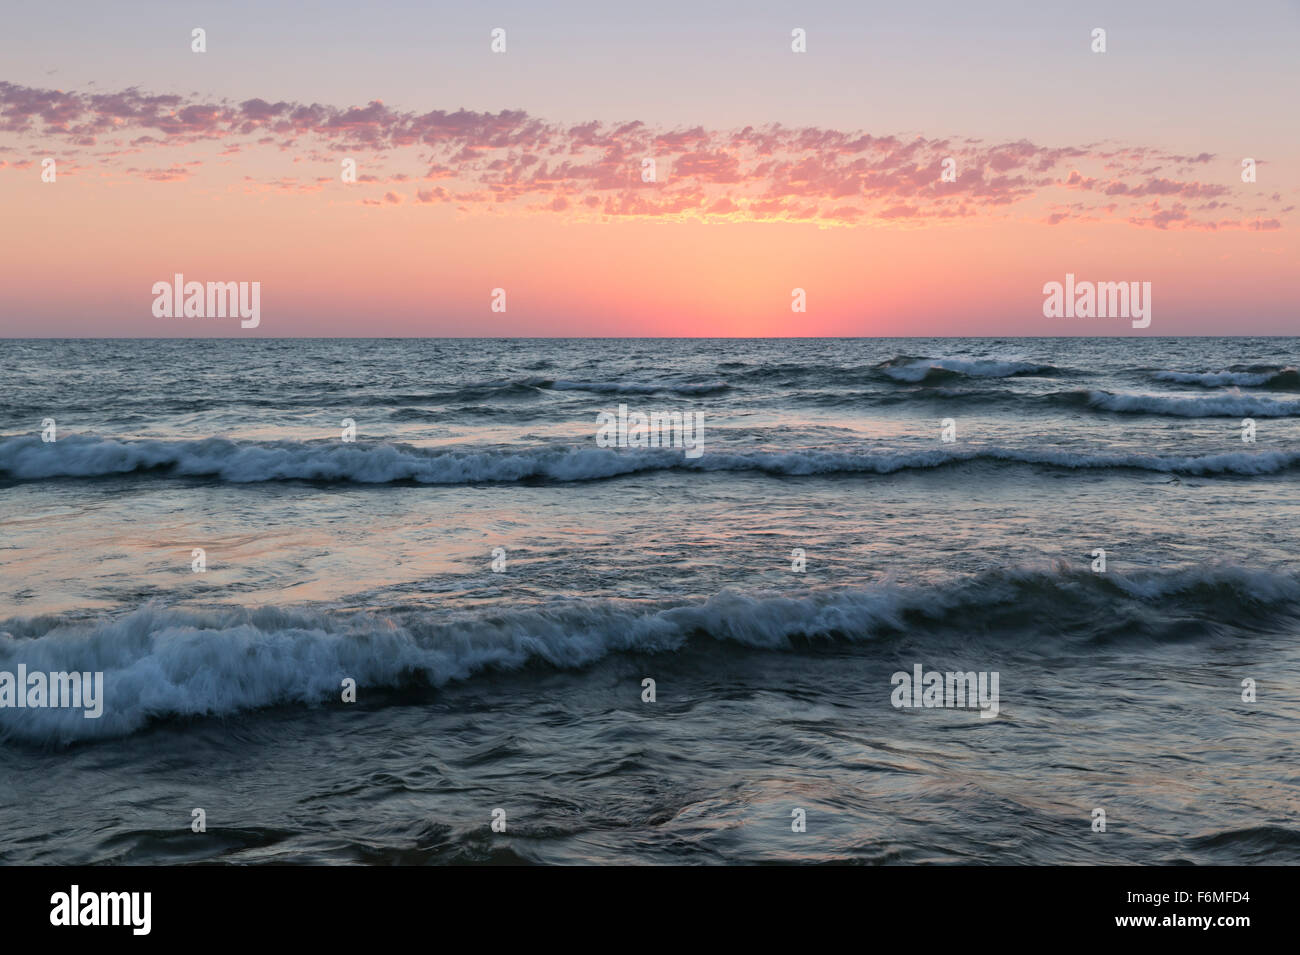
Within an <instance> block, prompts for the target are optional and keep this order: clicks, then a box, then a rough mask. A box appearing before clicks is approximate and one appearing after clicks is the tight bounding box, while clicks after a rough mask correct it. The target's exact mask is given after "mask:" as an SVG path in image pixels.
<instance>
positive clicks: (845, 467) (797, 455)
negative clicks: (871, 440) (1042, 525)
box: [0, 435, 1300, 484]
mask: <svg viewBox="0 0 1300 955" xmlns="http://www.w3.org/2000/svg"><path fill="white" fill-rule="evenodd" d="M968 462H987V463H999V464H1012V465H1015V464H1021V465H1037V466H1043V467H1057V468H1066V469H1071V470H1106V469H1116V468H1130V469H1136V470H1143V471H1156V472H1161V473H1167V474H1189V475H1240V476H1248V475H1261V474H1275V473H1278V472H1281V471H1285V470H1287V469H1290V468H1292V467H1295V466H1296V465H1297V463H1300V451H1232V452H1223V453H1220V454H1207V455H1155V454H1131V453H1109V454H1089V453H1083V452H1077V451H1055V450H1052V449H1047V448H1042V449H1021V448H999V447H951V448H947V447H946V448H935V449H933V450H928V451H905V452H871V451H835V450H825V449H816V448H805V449H797V450H791V451H749V452H729V451H708V450H706V451H705V453H704V454H703V455H702V456H701V457H698V458H687V457H685V455H684V454H683V452H682V451H680V450H674V449H635V450H615V449H611V448H597V447H591V446H588V447H576V448H575V447H568V446H560V447H535V448H520V449H518V450H444V449H442V448H419V447H413V446H410V445H397V444H365V443H362V442H356V443H348V444H343V443H324V442H313V443H302V442H295V441H280V442H273V443H265V444H255V443H240V442H234V441H228V440H226V439H224V438H207V439H204V440H199V441H119V440H114V439H108V438H93V437H84V436H79V435H73V436H70V437H65V438H62V439H60V440H59V441H58V442H51V443H48V444H47V443H45V442H42V441H41V439H40V438H39V437H36V436H34V435H24V436H19V437H10V438H4V439H0V477H5V478H8V479H11V480H16V481H39V480H45V479H52V478H97V477H109V476H113V475H127V474H138V475H146V474H158V475H162V476H166V477H207V478H215V479H219V480H222V481H229V482H232V483H238V484H248V483H259V482H263V481H295V480H296V481H324V482H339V483H354V484H397V483H415V484H478V483H498V482H515V481H555V482H567V481H590V480H598V479H602V478H613V477H619V476H621V475H625V474H637V473H644V472H650V471H671V470H681V471H697V472H718V471H754V472H759V473H763V474H769V475H772V476H789V477H809V476H815V475H832V474H846V475H851V474H893V473H896V472H899V471H910V470H930V469H933V468H941V467H946V466H951V465H958V464H963V463H968Z"/></svg>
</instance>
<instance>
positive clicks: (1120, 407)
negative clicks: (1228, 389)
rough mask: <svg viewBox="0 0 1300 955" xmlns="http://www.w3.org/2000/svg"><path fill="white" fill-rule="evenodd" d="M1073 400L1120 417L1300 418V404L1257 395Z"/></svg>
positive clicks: (1083, 396)
mask: <svg viewBox="0 0 1300 955" xmlns="http://www.w3.org/2000/svg"><path fill="white" fill-rule="evenodd" d="M1065 395H1067V396H1068V397H1067V398H1066V401H1067V402H1069V401H1073V402H1076V403H1080V404H1083V405H1086V406H1087V407H1090V408H1097V409H1099V410H1102V411H1113V412H1116V413H1119V414H1156V415H1172V416H1175V417H1179V418H1221V417H1231V418H1288V417H1295V416H1297V415H1300V401H1279V400H1277V399H1276V398H1261V397H1259V396H1257V395H1239V394H1237V395H1213V396H1209V397H1205V398H1179V397H1175V396H1172V395H1147V394H1126V393H1123V392H1121V393H1114V392H1109V391H1077V392H1066V393H1065Z"/></svg>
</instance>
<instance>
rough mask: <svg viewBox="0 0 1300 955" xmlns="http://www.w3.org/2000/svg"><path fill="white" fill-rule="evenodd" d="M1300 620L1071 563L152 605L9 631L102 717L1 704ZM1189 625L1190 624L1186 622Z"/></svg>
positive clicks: (229, 699)
mask: <svg viewBox="0 0 1300 955" xmlns="http://www.w3.org/2000/svg"><path fill="white" fill-rule="evenodd" d="M1126 606H1127V607H1130V608H1132V609H1131V610H1129V611H1126V610H1125V607H1126ZM1298 608H1300V580H1297V579H1296V578H1295V577H1292V576H1288V575H1285V574H1277V573H1273V572H1269V571H1262V570H1251V569H1247V568H1241V567H1233V566H1226V565H1225V566H1217V567H1214V566H1211V567H1195V568H1186V569H1177V570H1170V571H1160V572H1149V573H1145V574H1134V575H1131V576H1125V575H1121V574H1116V573H1111V574H1104V575H1103V574H1094V573H1092V572H1091V571H1089V570H1087V569H1081V568H1066V567H1063V566H1061V567H1056V568H1049V569H1029V570H1023V569H1022V570H1004V571H993V572H987V573H984V574H980V575H977V576H975V577H972V578H967V579H960V580H958V581H956V582H954V583H952V584H949V585H942V586H904V585H899V584H895V583H882V584H879V585H876V586H873V587H870V588H863V589H840V590H827V591H815V592H810V593H806V594H802V595H797V596H790V595H781V594H773V593H743V592H740V591H736V590H730V589H729V590H724V591H723V592H721V593H719V594H716V595H714V596H713V597H711V598H709V599H707V600H704V601H702V602H697V603H689V604H681V605H677V606H660V607H646V606H644V605H642V604H638V603H634V602H631V601H612V600H598V601H597V600H589V601H570V602H566V603H563V604H559V605H550V606H547V607H545V608H523V609H516V610H502V609H500V608H493V609H491V610H487V611H478V612H475V611H459V612H456V613H450V614H448V613H439V612H437V611H406V612H392V613H388V614H382V613H375V612H349V613H331V612H327V611H315V610H309V609H304V610H292V609H283V608H260V609H243V608H230V609H217V610H206V611H204V610H187V609H179V608H168V607H162V606H156V605H146V606H144V607H141V608H139V609H136V610H133V611H130V612H127V613H124V614H120V615H108V616H102V617H99V618H95V619H90V620H86V619H79V618H64V617H48V616H47V617H36V618H15V619H12V620H9V621H5V622H3V623H0V670H6V671H9V672H16V668H17V667H18V665H19V664H23V665H25V666H26V667H27V670H28V672H29V673H30V672H46V673H48V672H59V671H80V672H92V673H93V672H102V673H103V674H104V682H103V695H104V699H103V712H102V715H101V716H100V717H99V718H97V719H86V718H85V716H84V715H83V712H82V711H81V710H79V709H78V710H74V709H54V708H51V709H39V708H27V709H17V708H4V709H0V738H6V739H12V740H18V741H23V742H34V743H69V742H73V741H77V740H84V739H92V738H103V737H111V736H121V735H126V734H130V733H133V732H135V731H137V730H140V729H141V728H143V727H145V726H147V725H148V724H150V723H151V722H153V721H155V720H159V719H169V718H197V717H211V716H224V715H229V714H233V713H237V712H241V711H245V710H253V709H259V708H263V707H269V706H277V705H286V704H310V705H315V704H322V703H327V702H332V701H338V700H339V699H340V694H341V688H342V681H343V680H344V679H346V678H351V679H354V680H355V681H356V683H357V687H358V692H359V694H361V695H365V694H367V693H373V692H374V691H375V690H376V689H402V688H405V687H410V686H415V687H423V688H430V689H437V688H439V687H443V686H445V685H446V684H448V683H450V682H453V681H465V680H469V679H471V678H472V677H474V676H475V675H476V674H479V673H482V672H484V671H489V670H519V669H522V668H526V667H530V666H545V667H551V668H583V667H587V666H590V665H591V664H593V663H595V662H596V661H598V660H600V659H602V658H603V657H605V656H607V655H609V654H611V653H619V652H637V653H671V652H677V651H681V650H683V649H684V648H685V647H686V646H687V644H688V643H690V642H691V641H693V640H698V639H705V640H711V641H713V642H714V643H715V644H716V645H718V646H723V647H725V646H737V645H738V646H740V647H744V648H749V649H760V650H782V651H791V650H798V649H800V648H802V647H807V646H809V645H810V644H815V643H818V642H825V641H849V642H865V643H869V642H871V641H876V640H880V639H885V638H888V637H890V636H893V635H899V634H904V633H905V634H906V635H907V636H908V638H909V639H912V640H916V639H920V638H924V637H926V635H930V636H931V637H932V638H933V639H935V640H940V641H953V640H955V641H959V642H960V641H962V640H965V639H966V637H967V636H968V635H969V634H971V633H977V632H978V633H988V632H995V633H1025V634H1031V635H1033V636H1034V637H1035V638H1036V639H1037V638H1039V637H1040V636H1041V639H1043V640H1054V641H1067V640H1084V641H1093V640H1105V641H1113V640H1115V639H1116V638H1117V626H1119V628H1120V629H1121V630H1122V629H1123V627H1127V628H1128V631H1127V632H1128V633H1130V634H1131V635H1133V636H1137V637H1142V638H1146V639H1152V638H1154V639H1181V637H1179V636H1177V634H1182V633H1185V631H1186V626H1185V621H1186V619H1187V616H1188V615H1189V614H1190V613H1196V614H1198V615H1200V616H1201V617H1202V618H1203V619H1207V620H1212V621H1219V622H1223V623H1225V624H1229V625H1231V624H1234V623H1238V622H1239V621H1240V620H1242V619H1251V620H1255V621H1257V622H1258V621H1262V620H1265V619H1267V618H1268V617H1269V616H1270V615H1273V616H1277V615H1289V616H1291V617H1294V615H1295V613H1296V611H1297V609H1298ZM1047 617H1050V618H1051V619H1052V620H1053V621H1055V622H1056V626H1055V627H1054V628H1053V630H1052V631H1051V633H1050V635H1049V634H1046V633H1042V632H1041V621H1042V620H1043V619H1045V618H1047ZM1179 620H1181V621H1183V622H1184V626H1181V627H1179V626H1172V623H1173V622H1174V621H1179ZM1101 622H1104V623H1101ZM1121 624H1122V626H1120V625H1121ZM1118 635H1119V636H1122V634H1118Z"/></svg>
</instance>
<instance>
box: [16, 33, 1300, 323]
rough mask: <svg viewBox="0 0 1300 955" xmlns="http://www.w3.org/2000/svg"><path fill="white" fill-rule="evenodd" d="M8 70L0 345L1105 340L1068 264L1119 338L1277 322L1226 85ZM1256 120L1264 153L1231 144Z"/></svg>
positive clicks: (1245, 101) (1287, 149)
mask: <svg viewBox="0 0 1300 955" xmlns="http://www.w3.org/2000/svg"><path fill="white" fill-rule="evenodd" d="M1083 35H1084V38H1085V40H1086V37H1087V30H1086V29H1085V30H1084V31H1083ZM814 36H816V34H814ZM782 42H783V43H788V40H783V41H782ZM484 45H486V41H485V44H484ZM1085 46H1086V44H1085ZM778 48H779V47H778ZM1076 52H1077V51H1076ZM205 55H211V54H205ZM483 55H484V56H490V55H491V54H490V53H486V52H484V53H483ZM785 55H786V56H791V55H793V54H792V53H790V52H789V51H786V53H785ZM1087 55H1088V51H1087V50H1086V49H1084V51H1083V53H1082V54H1081V55H1080V56H1078V57H1076V59H1078V60H1079V61H1080V62H1081V63H1083V66H1082V67H1080V66H1079V65H1078V64H1076V65H1075V66H1074V67H1071V68H1072V69H1078V68H1084V69H1094V67H1093V65H1092V62H1091V61H1087V62H1085V61H1084V59H1083V58H1084V57H1086V56H1087ZM1106 55H1110V54H1109V53H1108V54H1106ZM181 62H188V61H181ZM782 62H784V60H783V61H782ZM120 68H121V67H120V65H118V66H116V67H115V69H120ZM109 72H111V71H109ZM318 73H319V70H318ZM27 77H28V80H29V81H28V82H19V81H18V80H17V79H13V80H7V79H5V78H4V77H2V76H0V205H2V207H3V209H4V214H5V219H6V229H5V230H4V238H3V239H0V243H3V246H2V248H3V251H4V253H5V254H4V257H3V262H0V335H6V336H18V337H22V336H29V335H30V336H43V335H69V336H76V335H104V336H168V335H203V336H209V335H266V336H282V335H287V336H294V335H358V336H364V335H1010V334H1018V335H1058V334H1066V335H1081V334H1082V335H1087V334H1128V333H1130V330H1129V328H1128V325H1127V323H1124V322H1115V321H1113V320H1110V321H1108V320H1087V319H1073V320H1061V319H1057V320H1051V319H1046V318H1044V317H1043V315H1042V303H1043V293H1042V287H1043V285H1044V283H1046V282H1051V281H1061V280H1062V279H1063V277H1064V275H1065V274H1066V273H1067V272H1070V273H1074V274H1075V275H1076V276H1077V277H1078V278H1080V279H1081V280H1086V279H1091V280H1095V281H1143V282H1151V283H1152V286H1153V322H1152V325H1151V327H1150V328H1148V329H1146V330H1145V331H1144V332H1142V333H1143V334H1157V335H1187V334H1225V333H1227V334H1291V333H1294V332H1295V329H1296V323H1295V314H1296V309H1295V302H1296V301H1297V299H1298V293H1300V270H1298V269H1297V268H1296V263H1297V262H1300V248H1298V247H1297V243H1296V241H1295V238H1294V234H1295V225H1294V223H1295V208H1296V203H1297V196H1298V195H1300V189H1298V187H1297V184H1296V182H1295V178H1294V170H1295V169H1296V168H1300V167H1298V166H1297V154H1296V151H1295V150H1294V149H1293V148H1292V147H1293V145H1294V141H1295V140H1294V133H1292V134H1291V135H1290V136H1289V137H1288V138H1286V139H1283V140H1281V141H1279V140H1278V139H1277V138H1276V137H1277V131H1276V124H1275V123H1274V122H1273V121H1272V119H1271V118H1270V117H1269V116H1267V115H1265V114H1264V112H1263V110H1264V109H1267V108H1268V105H1269V104H1270V103H1271V102H1272V101H1271V100H1268V101H1267V102H1260V103H1257V102H1256V101H1254V100H1252V98H1251V97H1250V96H1248V95H1244V96H1243V97H1242V98H1241V100H1240V110H1238V111H1237V112H1236V113H1235V114H1234V115H1233V116H1232V118H1231V123H1230V124H1228V125H1225V126H1224V128H1222V129H1220V130H1218V131H1217V132H1216V130H1215V129H1213V128H1211V129H1208V130H1205V131H1202V132H1199V133H1197V134H1186V135H1183V136H1177V135H1171V133H1170V130H1168V129H1164V128H1161V127H1160V124H1153V125H1152V127H1151V128H1150V135H1149V136H1143V135H1141V133H1143V132H1146V131H1147V130H1145V129H1143V128H1142V127H1140V126H1138V127H1135V126H1134V124H1133V123H1132V122H1131V121H1125V122H1118V123H1115V124H1111V125H1112V126H1113V127H1114V129H1113V130H1112V132H1113V134H1112V135H1098V133H1100V132H1103V131H1106V130H1109V129H1111V127H1110V126H1108V125H1107V124H1105V123H1099V122H1098V121H1097V116H1096V115H1091V116H1090V118H1088V119H1087V121H1083V122H1080V123H1077V124H1075V125H1077V127H1078V129H1077V133H1078V135H1076V136H1071V135H1069V133H1070V132H1071V130H1070V129H1069V128H1068V127H1069V124H1063V123H1058V122H1034V123H1026V127H1027V128H1025V130H1024V132H1023V133H1021V134H1008V132H1007V129H1008V125H1009V124H1008V120H1007V116H1006V114H1005V111H999V109H998V108H997V105H996V103H990V104H989V105H988V106H987V120H986V121H985V122H981V115H979V114H975V115H969V116H967V117H966V118H965V122H964V123H963V124H962V126H963V128H961V129H952V128H942V127H938V126H937V127H936V128H931V129H926V130H917V129H915V128H914V129H912V130H908V131H904V130H900V129H897V128H894V129H890V128H876V127H873V126H871V125H869V124H864V123H862V122H861V121H860V120H861V118H862V117H861V116H857V117H854V118H855V119H857V120H859V121H858V122H828V121H827V120H829V119H833V118H834V117H828V116H825V115H824V113H819V120H820V121H819V122H815V123H805V124H799V123H792V122H791V121H790V120H789V119H788V118H786V119H785V121H781V120H780V119H778V118H776V117H778V116H786V117H788V115H789V110H788V108H780V109H776V108H770V109H769V108H765V107H764V104H763V103H761V102H756V103H754V104H752V106H751V107H750V108H749V109H748V110H747V111H746V112H745V113H744V114H743V115H741V114H740V112H739V111H738V110H736V109H735V108H734V107H729V108H728V109H726V110H720V111H719V112H722V113H725V114H726V115H727V116H728V117H729V118H732V119H734V120H735V121H734V122H707V123H706V122H700V121H697V119H696V117H698V115H699V114H701V113H703V112H709V111H708V110H699V109H687V108H683V109H682V110H681V111H680V113H681V116H682V120H681V121H680V122H676V123H674V122H669V121H664V120H663V119H662V116H663V115H664V113H665V112H668V113H671V112H672V111H671V110H665V109H662V108H661V109H658V110H656V111H654V112H655V113H656V115H657V116H659V117H660V118H656V119H649V120H646V119H640V118H638V116H637V115H636V114H634V113H628V114H626V115H616V114H614V113H613V112H612V111H611V110H610V109H608V108H605V109H601V110H599V112H598V113H596V112H593V114H592V118H588V119H581V118H577V119H575V118H573V115H572V114H573V113H574V112H575V105H574V102H573V101H572V100H565V101H564V102H563V103H562V104H560V106H561V108H560V109H557V110H556V111H555V114H554V115H552V114H550V113H548V112H547V111H546V110H545V109H542V108H539V107H537V106H536V105H534V107H533V108H532V109H523V108H518V107H517V106H513V105H511V104H509V103H503V104H501V106H500V108H497V109H488V110H471V109H464V108H460V107H459V106H451V105H450V104H449V103H447V102H445V101H444V102H441V103H437V102H425V103H423V104H422V105H419V106H410V105H405V106H402V107H398V106H390V105H385V103H384V102H381V100H380V98H379V97H378V96H377V95H363V96H360V97H357V98H356V99H355V101H349V100H343V101H338V102H326V101H324V100H315V99H312V100H294V99H282V98H277V97H276V96H275V95H274V93H273V91H272V90H271V89H268V91H267V93H266V94H265V95H251V96H244V97H243V98H239V97H237V96H230V95H225V94H221V93H219V92H213V93H209V94H199V93H193V92H180V90H184V89H187V88H188V86H187V84H186V83H184V82H179V83H178V82H173V83H171V84H167V83H164V82H162V81H161V80H159V81H157V82H156V83H154V84H153V85H152V86H151V87H148V88H146V87H141V86H129V87H122V88H115V89H110V88H106V87H105V86H104V85H102V84H100V83H98V82H96V81H93V80H88V81H86V82H85V83H84V85H82V86H80V87H78V88H71V89H62V88H55V87H53V86H51V85H48V84H42V83H39V82H36V81H35V78H34V77H33V76H32V74H31V72H30V71H29V72H28V74H27ZM822 82H824V80H823V81H822ZM972 82H978V80H975V79H973V80H972ZM246 85H247V84H246V81H244V82H241V83H240V84H239V86H240V87H241V92H246V90H245V89H243V87H245V86H246ZM410 100H411V96H410V95H409V92H408V94H407V95H406V96H404V97H403V98H402V101H403V102H404V103H409V102H410ZM1108 108H1112V107H1111V105H1110V104H1109V103H1100V102H1099V103H1097V104H1096V107H1095V109H1096V111H1097V112H1098V113H1101V112H1102V111H1104V110H1105V109H1108ZM561 113H562V114H563V118H561V116H560V114H561ZM1176 113H1177V111H1176V110H1171V115H1173V114H1176ZM1243 114H1244V115H1243ZM1252 115H1257V116H1258V125H1259V127H1260V128H1261V129H1264V128H1268V129H1270V132H1269V133H1268V135H1267V136H1264V135H1261V137H1260V139H1261V143H1262V144H1265V145H1266V146H1268V147H1271V148H1272V150H1273V151H1272V152H1268V151H1266V152H1263V153H1259V154H1256V153H1257V152H1258V151H1257V150H1254V149H1251V151H1250V152H1247V151H1246V150H1247V148H1249V144H1248V143H1244V142H1243V141H1242V138H1243V137H1242V134H1241V127H1242V125H1243V124H1246V125H1247V126H1248V125H1249V119H1250V117H1251V116H1252ZM934 118H935V120H936V123H940V122H946V123H951V122H952V119H951V117H946V116H944V115H942V114H938V115H936V116H935V117H934ZM981 126H986V127H987V128H989V129H990V130H993V131H996V134H994V135H980V134H979V133H978V130H979V129H980V127H981ZM1247 157H1250V158H1252V159H1254V160H1255V161H1256V170H1255V171H1256V181H1254V182H1245V181H1243V180H1242V160H1243V159H1244V158H1247ZM46 159H53V160H54V162H55V164H56V165H55V172H56V175H57V178H56V180H55V181H54V182H46V181H43V180H42V171H43V169H44V167H43V165H42V163H43V161H44V160H46ZM345 160H350V161H353V162H355V166H356V177H357V181H355V182H347V181H345V179H344V176H343V175H342V174H343V172H344V161H345ZM646 160H653V163H654V174H655V175H654V181H650V182H647V181H644V179H643V170H644V169H645V163H646ZM945 166H947V167H948V168H951V170H952V171H953V174H954V175H955V181H945V176H944V171H945ZM178 272H179V273H183V274H184V275H185V277H186V279H187V280H195V281H200V282H205V281H223V282H224V281H248V282H253V281H256V282H260V283H261V287H262V321H261V324H260V326H259V327H258V328H257V329H255V330H254V329H250V330H245V329H241V328H240V327H239V324H238V322H237V321H228V320H220V319H159V318H155V317H154V315H153V314H152V311H151V305H152V302H153V296H152V294H151V291H150V290H151V288H152V286H153V284H154V283H155V282H158V281H170V280H171V278H172V276H173V275H174V274H175V273H178ZM497 288H503V289H505V290H506V301H507V306H506V311H505V312H504V313H502V312H494V311H492V310H491V308H490V304H491V302H492V291H493V289H497ZM795 288H801V289H804V290H805V291H806V294H807V302H808V306H807V312H806V313H796V312H792V311H791V307H790V304H791V296H792V290H793V289H795Z"/></svg>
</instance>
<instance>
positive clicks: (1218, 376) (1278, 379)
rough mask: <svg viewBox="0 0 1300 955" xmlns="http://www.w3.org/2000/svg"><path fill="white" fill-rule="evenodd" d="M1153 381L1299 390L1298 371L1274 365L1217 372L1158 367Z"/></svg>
mask: <svg viewBox="0 0 1300 955" xmlns="http://www.w3.org/2000/svg"><path fill="white" fill-rule="evenodd" d="M1152 377H1153V378H1155V379H1156V381H1167V382H1170V383H1172V384H1176V385H1195V386H1197V387H1200V388H1235V387H1244V388H1273V389H1276V390H1278V391H1297V390H1300V371H1297V370H1296V369H1294V368H1290V367H1280V366H1277V365H1265V366H1250V367H1247V368H1244V369H1234V370H1230V371H1216V372H1190V371H1158V372H1155V373H1154V374H1153V375H1152Z"/></svg>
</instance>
